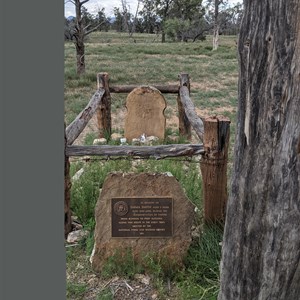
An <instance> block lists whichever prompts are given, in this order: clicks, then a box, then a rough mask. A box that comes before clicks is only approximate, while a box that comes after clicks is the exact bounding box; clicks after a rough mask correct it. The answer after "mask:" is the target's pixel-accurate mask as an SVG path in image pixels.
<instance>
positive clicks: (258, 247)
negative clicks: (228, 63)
mask: <svg viewBox="0 0 300 300" xmlns="http://www.w3.org/2000/svg"><path fill="white" fill-rule="evenodd" d="M244 9H245V13H244V17H243V20H242V25H241V30H240V36H239V42H238V52H239V67H240V70H239V74H240V75H239V96H238V118H237V134H236V144H235V152H234V153H235V156H234V166H233V175H232V182H231V193H230V197H229V201H228V204H227V215H226V224H225V231H224V239H223V250H222V261H221V287H220V293H219V297H218V299H219V300H245V299H249V300H250V299H251V300H256V299H257V300H265V299H270V300H271V299H276V300H295V299H299V295H300V284H299V282H300V235H299V231H300V96H299V95H300V84H299V78H300V77H299V76H300V64H299V61H300V46H299V43H300V30H299V28H300V2H299V1H298V0H266V1H261V0H252V1H249V0H245V1H244Z"/></svg>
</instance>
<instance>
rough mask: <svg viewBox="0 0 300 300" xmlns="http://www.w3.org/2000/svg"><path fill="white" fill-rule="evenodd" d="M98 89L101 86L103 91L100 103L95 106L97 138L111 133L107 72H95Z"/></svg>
mask: <svg viewBox="0 0 300 300" xmlns="http://www.w3.org/2000/svg"><path fill="white" fill-rule="evenodd" d="M97 85H98V90H99V89H100V88H101V87H102V88H103V89H104V90H105V93H104V95H103V98H102V102H101V105H99V107H98V108H97V120H98V130H99V138H104V137H106V136H107V135H108V136H109V137H110V135H111V96H110V91H109V76H108V73H98V74H97Z"/></svg>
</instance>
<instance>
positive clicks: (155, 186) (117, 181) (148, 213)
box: [90, 173, 195, 272]
mask: <svg viewBox="0 0 300 300" xmlns="http://www.w3.org/2000/svg"><path fill="white" fill-rule="evenodd" d="M151 199H156V200H153V201H150V200H151ZM142 201H144V202H145V201H149V202H151V203H148V205H147V203H143V204H142V203H141V202H142ZM152 202H154V203H152ZM116 204H117V205H116ZM142 206H143V208H142ZM194 209H195V206H194V205H193V204H192V203H191V201H190V200H189V199H188V198H187V197H186V196H185V194H184V191H183V189H182V188H181V186H180V184H179V182H178V181H177V180H176V178H175V177H173V176H168V175H167V174H153V173H141V174H134V173H128V174H124V173H111V174H109V175H108V176H107V178H106V180H105V182H104V184H103V188H102V192H101V195H100V197H99V199H98V202H97V205H96V210H95V218H96V227H95V235H94V236H95V243H94V249H93V253H92V255H91V258H90V261H91V263H92V268H93V269H94V271H96V272H101V269H102V267H103V265H104V264H105V263H106V262H107V260H108V259H109V258H110V257H111V256H112V255H114V254H115V253H116V252H118V253H121V254H122V253H124V255H125V253H126V252H127V250H128V249H129V250H130V251H131V252H132V254H133V256H134V259H135V260H136V261H140V262H141V261H142V260H143V259H144V258H145V256H146V255H147V254H150V255H151V254H154V255H155V257H156V258H159V257H163V258H164V259H165V258H167V259H169V261H170V262H172V263H176V264H179V265H180V264H182V262H183V258H184V256H185V254H186V252H187V250H188V248H189V246H190V243H191V241H192V236H191V228H192V226H193V224H194V214H195V212H194ZM115 212H117V216H115ZM118 214H119V215H118ZM155 214H157V215H159V216H154V215H155ZM122 215H123V216H122ZM155 217H157V218H159V219H156V220H155V219H154V218H155ZM122 218H123V219H122ZM130 218H136V220H135V222H137V223H135V224H134V223H129V222H131V221H132V222H134V220H129V219H130ZM142 218H143V220H142ZM145 218H149V219H147V220H145ZM146 221H147V222H150V223H146ZM121 222H124V223H121ZM142 222H145V223H142ZM151 222H152V224H151ZM154 222H161V223H160V224H159V223H154ZM133 225H137V227H134V226H133ZM145 225H146V227H143V226H145ZM147 225H151V226H150V227H147ZM143 228H144V229H146V228H149V229H152V230H151V231H152V234H151V235H150V234H149V236H148V235H144V236H143V235H142V234H141V233H142V232H144V234H145V231H142V230H132V231H131V229H143ZM119 229H122V230H123V233H120V231H119ZM124 229H126V230H127V231H124ZM128 229H130V231H128ZM153 229H155V232H156V229H159V230H158V231H157V233H155V236H153V232H154V231H153ZM162 229H164V230H165V232H166V233H165V234H166V235H164V233H162ZM126 232H127V233H126ZM129 232H130V233H129ZM133 232H135V234H136V235H134V234H133ZM149 232H150V231H149ZM122 234H124V235H123V236H122ZM147 234H148V233H147Z"/></svg>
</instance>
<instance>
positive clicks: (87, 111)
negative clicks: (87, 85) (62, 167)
mask: <svg viewBox="0 0 300 300" xmlns="http://www.w3.org/2000/svg"><path fill="white" fill-rule="evenodd" d="M104 93H105V90H104V89H99V90H98V91H97V92H96V93H95V94H94V96H93V97H92V98H91V100H90V101H89V103H88V104H87V106H86V107H85V108H84V109H83V110H82V111H81V112H80V113H79V114H78V116H77V117H76V118H75V120H74V121H73V122H72V123H71V124H70V125H69V126H68V127H67V128H66V138H67V145H72V144H73V142H74V141H75V140H76V139H77V137H78V136H79V134H80V133H81V132H82V130H83V129H84V128H85V126H86V124H87V123H88V122H89V120H90V119H91V117H92V116H93V114H94V113H95V112H96V110H97V108H98V106H99V105H100V103H101V101H102V97H103V95H104Z"/></svg>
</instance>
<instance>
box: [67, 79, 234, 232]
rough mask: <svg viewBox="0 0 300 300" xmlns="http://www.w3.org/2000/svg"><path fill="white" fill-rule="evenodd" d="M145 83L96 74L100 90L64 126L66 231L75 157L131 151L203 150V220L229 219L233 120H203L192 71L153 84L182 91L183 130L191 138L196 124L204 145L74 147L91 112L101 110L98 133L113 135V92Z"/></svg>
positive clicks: (141, 154) (177, 153)
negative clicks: (173, 81) (122, 82)
mask: <svg viewBox="0 0 300 300" xmlns="http://www.w3.org/2000/svg"><path fill="white" fill-rule="evenodd" d="M139 86H140V85H126V86H110V85H109V76H108V73H99V74H97V87H98V89H97V91H96V92H95V93H94V95H93V97H92V98H91V99H90V101H89V103H88V104H87V106H86V107H85V108H84V109H83V110H82V111H81V112H80V113H79V114H78V116H77V117H76V118H75V120H74V121H73V122H72V123H71V124H70V125H69V126H68V127H67V128H66V129H65V235H66V236H67V234H68V233H69V232H70V231H71V210H70V188H71V180H70V174H69V169H70V162H69V157H70V156H86V155H89V156H108V157H109V156H118V157H120V156H126V157H128V156H131V157H144V158H145V157H146V158H150V157H153V158H156V159H163V158H167V157H179V156H193V155H201V161H200V170H201V174H202V181H203V202H204V219H205V220H206V221H216V220H224V217H225V207H226V202H227V159H228V144H229V132H230V128H229V126H230V120H229V119H228V118H226V117H223V116H214V117H208V118H205V119H203V120H202V119H201V118H200V117H199V116H198V115H197V114H196V111H195V107H194V104H193V102H192V100H191V98H190V81H189V75H188V74H186V73H182V74H180V75H179V85H168V86H160V85H154V87H155V88H157V89H158V90H159V91H160V92H161V93H171V94H177V105H178V118H179V135H180V136H184V137H186V138H187V139H188V140H190V139H191V129H192V128H193V129H194V131H195V133H196V134H197V136H198V138H199V139H200V140H201V141H202V144H173V145H159V146H108V145H99V146H72V144H73V142H74V141H75V140H76V138H77V137H78V136H79V135H80V133H81V132H82V131H83V129H84V128H85V126H86V125H87V123H88V122H89V120H90V119H91V117H92V116H93V115H94V114H95V113H97V122H98V129H99V137H104V134H105V133H108V134H109V135H110V134H111V96H110V93H111V92H112V93H129V92H131V91H132V90H133V89H135V88H136V87H139Z"/></svg>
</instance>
